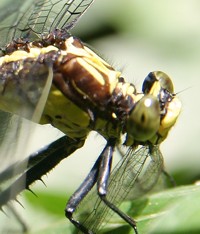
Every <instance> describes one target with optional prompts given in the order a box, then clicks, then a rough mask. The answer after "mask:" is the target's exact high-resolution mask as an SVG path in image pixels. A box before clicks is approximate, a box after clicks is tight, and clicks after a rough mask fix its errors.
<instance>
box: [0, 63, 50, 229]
mask: <svg viewBox="0 0 200 234" xmlns="http://www.w3.org/2000/svg"><path fill="white" fill-rule="evenodd" d="M5 66H9V64H6V65H5ZM52 78H53V76H52V69H51V68H49V67H47V66H46V65H42V64H38V63H37V62H35V63H34V62H32V63H30V64H29V66H28V67H24V69H23V72H22V73H18V74H16V73H14V72H12V68H11V67H10V69H8V67H1V71H0V160H1V164H0V197H1V196H2V194H3V193H4V191H5V190H7V188H8V187H9V186H10V185H11V184H12V183H13V181H14V180H15V179H16V175H17V173H18V172H17V173H16V170H18V169H17V168H16V167H14V166H13V167H11V165H16V164H18V163H19V162H20V161H23V164H22V165H21V167H20V170H21V173H22V172H23V171H25V170H26V167H27V162H28V158H27V156H28V155H29V154H30V150H31V148H32V145H33V142H35V141H36V139H37V138H34V139H33V138H32V137H33V136H34V133H35V132H37V131H39V132H40V131H41V130H40V129H38V127H37V126H39V125H38V124H35V123H33V122H32V121H35V122H38V121H39V119H40V116H41V114H42V112H43V109H44V105H45V103H46V100H47V97H48V94H49V91H50V87H51V83H52ZM16 114H17V115H16ZM22 117H25V118H27V119H30V120H32V121H28V120H27V119H24V118H22ZM36 127H37V128H36ZM44 138H45V137H44ZM9 168H10V169H9ZM8 169H9V170H8ZM7 170H8V171H7ZM5 172H6V173H5ZM8 175H9V176H8ZM22 188H25V177H24V178H23V180H21V183H20V184H18V185H17V187H14V188H13V189H10V190H9V193H7V194H6V200H7V201H9V199H12V198H13V197H14V194H16V193H17V191H21V190H22ZM4 197H5V196H4ZM0 203H1V205H4V204H5V203H4V202H3V201H2V199H1V198H0ZM0 222H1V220H0ZM3 223H4V222H3ZM1 227H2V226H1V225H0V232H1V231H2V230H1ZM1 233H4V232H3V231H2V232H1Z"/></svg>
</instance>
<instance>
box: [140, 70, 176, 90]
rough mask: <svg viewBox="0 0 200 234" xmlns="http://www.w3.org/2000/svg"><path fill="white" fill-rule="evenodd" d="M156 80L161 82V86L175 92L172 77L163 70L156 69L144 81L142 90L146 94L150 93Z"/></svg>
mask: <svg viewBox="0 0 200 234" xmlns="http://www.w3.org/2000/svg"><path fill="white" fill-rule="evenodd" d="M155 82H159V83H160V86H161V88H163V89H166V90H168V91H169V92H170V93H173V92H174V87H173V83H172V81H171V79H170V77H169V76H168V75H167V74H166V73H164V72H161V71H154V72H150V73H149V74H148V76H147V77H146V78H145V80H144V82H143V85H142V92H143V93H145V94H147V93H149V92H150V90H151V88H152V86H153V85H154V84H155Z"/></svg>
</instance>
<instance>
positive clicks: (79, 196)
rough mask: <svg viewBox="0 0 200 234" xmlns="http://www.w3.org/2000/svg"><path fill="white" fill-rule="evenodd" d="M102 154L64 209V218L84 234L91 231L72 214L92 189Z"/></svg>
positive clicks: (89, 233)
mask: <svg viewBox="0 0 200 234" xmlns="http://www.w3.org/2000/svg"><path fill="white" fill-rule="evenodd" d="M101 157H102V154H101V155H100V156H99V158H98V159H97V161H96V162H95V164H94V166H93V167H92V169H91V171H90V172H89V174H88V175H87V177H86V178H85V180H84V181H83V182H82V184H81V185H80V187H79V188H78V189H77V190H76V191H75V193H74V194H73V195H72V196H71V198H70V200H69V201H68V203H67V206H66V208H65V216H66V217H67V218H68V219H69V220H70V222H71V223H73V224H74V226H76V227H77V228H78V229H79V230H80V231H82V232H83V233H85V234H93V232H92V231H90V230H88V229H87V228H86V227H84V225H82V224H81V223H80V222H79V221H77V220H75V219H74V218H73V213H74V212H75V210H76V208H77V206H78V205H79V203H80V202H81V201H82V200H83V198H84V197H85V196H86V195H87V193H88V192H89V191H90V190H91V189H92V187H93V186H94V184H95V183H96V181H97V176H98V168H99V164H100V161H101Z"/></svg>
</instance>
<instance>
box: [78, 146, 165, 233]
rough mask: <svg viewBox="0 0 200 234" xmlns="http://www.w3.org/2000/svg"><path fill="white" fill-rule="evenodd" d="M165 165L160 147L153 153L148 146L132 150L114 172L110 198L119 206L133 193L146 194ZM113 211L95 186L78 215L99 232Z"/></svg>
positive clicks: (108, 194)
mask: <svg viewBox="0 0 200 234" xmlns="http://www.w3.org/2000/svg"><path fill="white" fill-rule="evenodd" d="M162 169H163V158H162V155H161V153H160V150H159V149H158V147H155V148H154V149H153V151H152V153H151V154H150V152H149V148H148V147H142V148H140V149H139V150H137V151H136V152H134V151H133V150H132V149H131V150H129V151H128V153H127V154H126V155H125V156H124V157H123V158H122V159H121V161H120V162H119V163H118V164H117V166H116V167H115V168H114V170H113V171H112V173H111V176H110V180H109V187H108V193H107V198H108V200H109V201H110V202H112V203H113V204H115V205H116V206H118V207H119V206H120V204H121V203H122V202H123V201H124V200H126V199H127V196H128V195H129V194H130V193H131V194H130V196H131V197H132V198H136V197H137V196H139V195H141V194H144V193H145V192H147V190H150V189H151V188H152V187H153V185H155V183H156V182H157V180H158V177H159V175H160V173H161V171H162ZM112 215H113V212H112V211H111V210H110V209H109V208H108V207H107V206H106V205H105V204H104V203H103V202H101V200H100V199H99V198H97V191H96V188H94V189H93V190H92V191H91V192H90V193H89V194H88V196H86V198H85V199H84V200H83V202H82V203H80V205H79V207H78V209H77V211H76V214H75V216H74V217H75V218H76V219H77V220H79V221H80V222H81V223H82V222H83V223H84V225H85V226H86V227H87V228H88V229H89V230H92V231H93V232H94V233H98V230H99V229H100V228H101V227H102V226H103V225H104V224H106V223H107V222H108V221H109V219H110V217H111V216H112ZM86 217H87V218H86Z"/></svg>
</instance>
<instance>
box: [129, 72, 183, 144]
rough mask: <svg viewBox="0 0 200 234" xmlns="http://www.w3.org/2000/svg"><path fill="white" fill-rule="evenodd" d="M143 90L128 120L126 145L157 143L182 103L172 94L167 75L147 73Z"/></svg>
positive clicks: (178, 112)
mask: <svg viewBox="0 0 200 234" xmlns="http://www.w3.org/2000/svg"><path fill="white" fill-rule="evenodd" d="M142 91H143V94H144V95H143V96H142V97H141V98H140V99H139V100H138V101H137V102H136V104H135V105H134V107H133V108H132V110H131V112H130V114H129V117H128V120H127V124H126V129H127V141H126V144H128V145H131V144H132V145H133V144H135V142H139V143H140V144H145V143H146V142H150V143H151V144H160V143H161V142H162V141H163V140H164V139H165V138H166V137H167V134H168V132H169V130H170V129H171V128H172V127H173V126H174V124H175V122H176V120H177V118H178V116H179V114H180V111H181V102H180V100H179V99H178V98H177V97H176V95H175V94H174V88H173V83H172V81H171V79H170V78H169V76H168V75H167V74H165V73H163V72H160V71H155V72H151V73H149V75H148V76H147V77H146V78H145V80H144V83H143V86H142Z"/></svg>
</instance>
